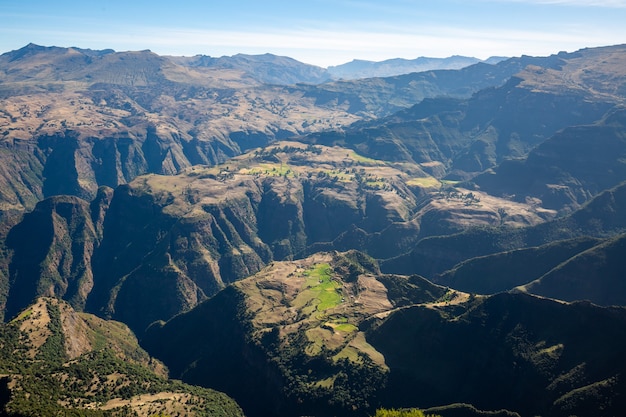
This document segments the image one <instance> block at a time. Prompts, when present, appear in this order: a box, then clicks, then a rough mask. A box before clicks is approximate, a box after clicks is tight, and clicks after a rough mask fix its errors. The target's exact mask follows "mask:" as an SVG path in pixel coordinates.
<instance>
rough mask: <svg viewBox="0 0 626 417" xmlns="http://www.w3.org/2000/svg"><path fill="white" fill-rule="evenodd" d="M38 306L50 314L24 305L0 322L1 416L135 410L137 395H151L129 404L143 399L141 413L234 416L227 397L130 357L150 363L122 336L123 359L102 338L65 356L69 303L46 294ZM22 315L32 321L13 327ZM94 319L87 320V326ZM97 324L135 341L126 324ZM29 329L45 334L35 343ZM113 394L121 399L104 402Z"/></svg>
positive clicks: (236, 412)
mask: <svg viewBox="0 0 626 417" xmlns="http://www.w3.org/2000/svg"><path fill="white" fill-rule="evenodd" d="M44 308H45V309H46V311H47V313H48V316H49V321H47V322H46V320H47V318H46V317H45V314H42V313H41V311H36V312H34V311H33V308H29V309H28V310H26V312H27V313H28V314H25V313H22V314H21V315H20V316H19V317H18V319H15V320H13V321H12V322H11V323H8V324H0V374H3V375H6V376H7V380H8V382H9V387H10V400H9V401H8V403H7V404H6V405H5V407H4V409H0V414H2V415H9V416H53V415H67V416H76V417H80V416H111V417H113V416H136V415H137V412H136V411H135V409H134V408H133V407H135V405H133V406H131V405H129V404H134V403H133V401H134V400H135V398H137V396H139V395H142V396H145V395H153V396H154V398H155V399H154V400H151V401H146V400H145V399H144V400H142V401H137V403H136V404H137V405H136V406H137V407H142V405H141V404H143V403H148V406H146V407H148V408H146V409H142V412H143V411H149V413H150V415H159V414H162V415H174V414H172V413H171V411H172V410H178V413H177V414H178V415H192V416H218V415H221V416H232V415H241V410H240V409H239V407H238V406H237V405H236V404H235V403H234V402H233V401H232V400H231V399H230V398H228V397H227V396H226V395H224V394H222V393H218V392H216V391H213V390H210V389H205V388H199V387H193V386H190V385H187V384H184V383H182V382H180V381H172V380H168V379H166V378H164V377H162V376H159V375H157V374H156V373H155V372H154V371H153V370H152V369H150V368H148V367H147V366H144V365H143V364H141V363H139V362H136V361H135V360H134V359H132V358H133V357H137V358H141V359H145V360H146V362H147V361H150V358H149V357H148V356H147V355H146V353H145V352H143V351H142V350H141V349H140V348H139V346H138V345H137V344H136V341H135V344H134V350H135V351H137V353H134V354H133V353H132V349H131V345H132V344H133V343H132V341H129V342H128V346H125V347H124V350H125V353H123V357H120V356H118V355H119V354H120V353H121V352H119V351H114V350H113V349H112V348H110V347H109V346H114V344H109V345H108V346H102V347H99V348H97V349H95V350H92V351H88V352H87V353H84V354H82V355H80V356H78V357H76V358H73V359H68V358H67V356H66V353H65V339H66V337H77V335H75V334H74V335H72V336H67V335H65V334H64V333H63V328H62V325H61V323H62V320H63V317H64V314H66V313H65V312H64V310H63V311H62V308H63V309H69V308H70V307H69V306H66V305H64V306H62V308H61V307H60V304H59V303H58V302H56V301H52V300H50V301H45V306H44ZM85 316H87V315H81V317H85ZM29 318H30V319H32V320H34V322H33V324H31V326H26V330H24V331H23V330H20V326H22V328H24V326H23V324H24V321H25V320H28V319H29ZM44 319H45V320H44ZM98 320H99V319H95V318H94V319H93V320H92V322H91V323H90V325H94V323H96V322H97V321H98ZM100 321H101V322H104V321H102V320H100ZM27 324H30V323H27ZM39 326H43V328H42V327H39ZM78 328H80V326H79V327H78ZM104 328H107V329H115V328H119V329H120V330H119V331H120V333H122V330H123V329H125V330H126V336H127V337H131V338H132V339H134V336H132V335H131V334H129V332H128V328H127V327H126V326H123V325H121V324H120V323H115V324H114V325H113V326H106V325H105V326H104V327H103V329H102V331H105V330H104ZM32 333H37V334H36V335H35V336H37V337H39V335H40V334H42V335H46V336H45V337H46V339H45V341H43V343H41V345H40V346H39V347H38V348H37V347H36V346H34V344H33V343H32V341H31V336H30V334H32ZM111 340H113V339H111ZM33 352H34V353H35V354H34V355H33V354H32V353H33ZM164 393H165V394H164ZM112 400H116V401H118V404H119V402H120V401H125V403H124V404H123V405H115V404H114V405H112V406H107V404H108V403H109V402H110V401H112Z"/></svg>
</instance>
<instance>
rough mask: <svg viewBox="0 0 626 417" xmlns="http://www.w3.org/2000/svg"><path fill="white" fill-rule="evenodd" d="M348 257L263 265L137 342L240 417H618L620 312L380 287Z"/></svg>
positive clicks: (412, 280)
mask: <svg viewBox="0 0 626 417" xmlns="http://www.w3.org/2000/svg"><path fill="white" fill-rule="evenodd" d="M354 255H356V254H355V253H348V254H337V253H335V254H317V255H314V256H312V257H309V258H306V259H302V260H299V261H296V262H293V261H288V262H274V263H273V264H271V265H270V266H268V267H267V268H266V269H264V270H262V271H260V272H259V273H257V274H255V275H254V276H252V277H250V278H246V279H244V280H241V281H238V282H237V283H235V284H233V285H232V286H230V287H228V288H226V289H225V290H223V291H222V292H220V293H218V295H216V296H215V297H213V298H212V299H210V300H208V301H206V302H204V303H202V304H201V305H199V306H198V307H197V308H195V309H194V310H192V311H191V312H189V313H186V314H183V315H180V316H177V317H176V318H174V319H172V320H171V321H170V322H168V323H165V324H156V325H154V326H152V327H151V328H150V330H149V331H148V334H147V336H146V337H145V338H144V340H143V344H144V346H145V347H146V349H147V350H148V351H150V352H151V353H152V354H154V355H156V356H157V357H159V358H160V359H162V360H163V361H164V362H165V363H166V364H167V365H168V366H169V367H170V369H171V371H172V373H173V375H175V376H178V377H180V378H182V379H183V380H184V381H187V382H191V383H195V384H201V385H204V386H210V387H214V388H216V389H220V390H223V391H225V392H227V393H228V394H229V395H232V396H233V397H234V398H235V399H237V401H238V402H240V404H241V405H242V407H243V408H244V411H245V412H246V413H247V414H249V415H251V416H255V415H267V414H271V415H286V414H289V415H299V414H303V413H306V414H312V415H327V414H329V413H338V414H342V415H357V416H358V415H367V413H368V412H371V411H370V410H372V409H373V408H375V407H381V406H382V407H386V408H391V407H420V408H423V407H432V406H435V405H438V406H441V405H444V404H453V403H467V404H473V405H474V406H476V407H477V408H478V409H482V410H501V409H505V410H509V411H510V412H511V413H514V412H518V413H519V414H520V415H529V414H530V415H547V416H560V415H572V414H573V413H576V414H577V415H597V414H594V412H597V411H598V410H602V411H601V413H600V414H599V415H607V416H608V415H613V413H615V412H616V411H617V410H620V409H621V407H623V406H624V403H623V401H624V400H623V397H621V396H620V395H619V393H621V392H624V391H623V389H624V383H623V381H622V380H621V377H620V375H621V372H623V369H622V368H623V365H621V362H620V360H619V357H620V355H621V351H622V349H623V347H624V344H625V343H626V333H625V331H624V328H625V327H624V320H626V315H625V314H624V310H623V308H620V309H603V308H600V307H595V306H592V305H590V304H583V303H579V304H571V305H570V304H563V303H559V302H554V301H549V300H542V299H539V298H535V297H531V296H528V295H522V294H515V295H508V294H500V295H496V296H493V297H486V298H483V297H470V296H469V295H468V294H465V293H461V292H458V291H454V290H446V289H445V288H444V287H438V286H434V285H433V284H431V283H429V282H428V281H426V280H424V279H422V278H420V277H417V276H413V277H403V276H396V275H381V274H379V273H378V271H377V270H376V268H375V267H374V266H372V264H371V263H369V261H367V259H366V258H363V257H361V258H358V257H357V258H355V257H354ZM364 261H365V262H366V263H365V264H364V263H363V262H364ZM399 295H401V297H400V298H398V296H399ZM199 328H202V329H204V331H205V332H206V333H205V335H206V338H200V339H199V338H197V337H196V332H197V329H199ZM164 340H170V341H174V340H175V341H177V342H176V343H163V342H162V341H164ZM180 341H183V342H182V343H180ZM582 341H584V342H582ZM181 349H182V350H181ZM244 375H245V377H243V376H244ZM251 393H254V394H251ZM531 413H533V414H531ZM568 413H569V414H568Z"/></svg>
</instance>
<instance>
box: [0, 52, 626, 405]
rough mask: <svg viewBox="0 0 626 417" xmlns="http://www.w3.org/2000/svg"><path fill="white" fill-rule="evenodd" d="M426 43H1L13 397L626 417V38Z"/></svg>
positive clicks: (5, 371)
mask: <svg viewBox="0 0 626 417" xmlns="http://www.w3.org/2000/svg"><path fill="white" fill-rule="evenodd" d="M418 61H420V60H416V61H415V62H411V63H408V62H404V61H386V62H384V63H378V64H376V65H373V64H372V65H370V64H369V63H368V64H367V65H365V63H359V62H353V63H351V64H350V65H348V64H346V65H345V66H341V67H335V68H329V69H328V70H324V69H321V68H317V67H313V66H308V65H306V64H302V63H299V62H297V61H295V60H293V59H291V58H287V57H276V56H273V55H269V54H268V55H257V56H253V55H236V56H233V57H222V58H211V57H206V56H200V55H199V56H195V57H166V56H159V55H157V54H154V53H152V52H150V51H137V52H114V51H112V50H102V51H93V50H85V49H78V48H61V47H42V46H38V45H33V44H30V45H27V46H26V47H24V48H22V49H20V50H17V51H12V52H9V53H6V54H3V55H0V96H1V97H2V101H1V102H0V133H1V135H0V137H1V138H2V139H1V140H2V144H1V146H0V159H1V163H0V226H1V227H0V249H1V250H0V314H1V315H2V316H3V318H4V321H5V323H4V324H3V325H2V326H1V329H0V330H1V334H2V337H1V339H0V342H1V343H0V347H1V348H2V357H1V358H0V359H1V360H2V362H0V363H1V367H0V374H2V375H6V377H4V379H3V381H4V382H3V383H2V384H0V385H2V386H0V405H1V406H2V407H4V412H5V413H8V414H9V415H15V416H20V415H29V414H28V413H29V410H30V412H31V413H35V414H39V415H43V414H45V413H46V412H54V413H57V412H62V411H63V412H72V413H75V414H76V415H92V414H90V413H94V414H95V415H106V413H113V414H112V415H154V414H157V413H161V414H172V413H175V412H177V413H179V414H180V413H182V414H187V415H214V414H211V413H216V412H218V411H215V410H217V409H220V410H221V411H219V412H218V413H223V414H224V415H239V414H241V413H245V414H246V415H249V416H265V415H319V416H323V415H354V416H365V415H373V414H374V412H375V410H376V409H378V408H381V407H382V408H412V407H419V408H422V409H424V410H425V412H426V413H436V414H437V415H441V416H443V417H446V416H458V415H470V416H480V415H507V416H516V415H517V416H527V415H542V416H570V415H578V416H614V415H618V414H619V413H620V412H621V410H623V409H624V408H626V403H625V400H624V398H626V390H625V388H626V386H625V385H624V380H623V374H624V370H623V369H622V368H623V365H622V362H621V356H622V352H623V351H624V348H625V346H624V344H625V343H626V333H625V330H624V329H626V327H625V326H624V320H625V318H626V315H625V311H626V310H624V308H625V306H626V286H625V285H624V279H623V274H622V273H621V271H623V266H624V265H623V261H622V259H624V258H623V254H624V248H626V246H625V244H624V242H625V241H626V222H625V221H624V219H626V217H625V216H624V212H625V211H626V168H625V165H624V164H625V162H624V161H626V156H625V155H624V152H625V151H624V150H625V149H626V147H625V143H624V140H625V138H626V133H625V132H626V110H625V108H624V105H625V102H626V46H625V45H616V46H607V47H601V48H588V49H582V50H579V51H576V52H573V53H566V52H560V53H558V54H555V55H551V56H548V57H529V56H522V57H519V58H509V59H493V60H491V61H489V62H470V61H472V60H471V59H466V58H463V57H452V58H450V59H449V60H448V61H447V62H444V60H437V61H435V62H430V63H428V62H427V63H426V64H428V65H431V64H432V65H448V66H458V68H457V69H451V68H447V69H428V70H425V71H422V72H410V73H403V74H394V75H392V76H385V74H387V73H386V72H384V71H391V70H392V69H393V71H400V72H404V71H414V69H415V68H417V67H414V66H413V65H422V64H424V65H426V64H425V63H424V62H423V61H420V62H418ZM409 64H410V65H409ZM409 67H410V68H413V69H409ZM389 68H392V69H389ZM332 71H335V73H334V74H332V75H331V74H330V73H331V72H332ZM341 71H343V73H342V72H341ZM359 71H363V72H362V74H361V75H359V74H358V72H359ZM338 74H344V75H338ZM361 76H371V78H361ZM337 78H344V79H341V80H338V79H337ZM13 352H19V355H16V354H14V353H13ZM122 362H124V363H126V365H123V366H122V365H121V363H122ZM114 368H119V369H123V372H122V371H120V372H119V375H118V373H115V372H112V371H111V372H109V370H111V369H114ZM100 370H103V371H102V372H100ZM107 372H108V373H107ZM33 375H44V376H45V377H44V378H43V379H42V381H46V382H45V384H47V385H46V386H47V387H54V389H51V388H45V389H44V388H42V385H38V383H37V379H36V378H34V377H33ZM168 378H172V379H168ZM95 380H97V381H99V382H98V383H92V385H89V383H88V381H95ZM179 380H182V381H183V382H182V383H181V382H177V381H179ZM68 381H70V382H68ZM133 381H143V383H138V385H137V383H136V382H133ZM146 381H147V382H146ZM42 384H43V382H42ZM187 384H189V385H187ZM135 385H136V386H137V387H140V388H137V389H135V390H131V389H129V388H128V387H130V386H135ZM199 387H203V388H199ZM212 390H218V391H221V392H223V393H225V394H221V393H218V392H216V391H212ZM33 392H41V393H42V394H41V395H43V396H44V397H42V398H45V401H43V400H42V401H41V404H40V405H39V406H40V407H41V409H39V411H33V410H35V407H37V405H35V404H34V403H33V402H32V401H30V400H29V398H31V397H32V395H31V394H29V393H33ZM27 394H29V395H27ZM227 396H229V397H230V398H229V397H227ZM231 398H232V399H231ZM144 400H145V401H144ZM142 401H144V403H146V404H148V403H150V404H151V405H150V406H149V407H147V408H146V407H143V408H142V406H140V403H142ZM235 402H236V403H235ZM157 404H164V405H163V407H161V408H158V407H157ZM183 404H185V406H184V407H183ZM192 405H194V407H192ZM195 405H198V406H197V407H196V406H195ZM159 407H160V406H159ZM185 407H186V408H185ZM239 407H241V408H239ZM44 409H45V410H47V411H43V410H44ZM50 410H52V411H50ZM98 413H105V414H98ZM124 413H128V414H124ZM132 413H135V414H132Z"/></svg>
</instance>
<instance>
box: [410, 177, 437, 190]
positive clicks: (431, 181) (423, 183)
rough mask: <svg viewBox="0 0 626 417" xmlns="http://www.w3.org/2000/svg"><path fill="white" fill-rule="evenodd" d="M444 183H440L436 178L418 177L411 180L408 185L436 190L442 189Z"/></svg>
mask: <svg viewBox="0 0 626 417" xmlns="http://www.w3.org/2000/svg"><path fill="white" fill-rule="evenodd" d="M442 183H443V181H439V180H438V179H437V178H435V177H418V178H411V179H410V180H408V181H407V182H406V185H408V186H413V187H423V188H436V187H440V186H441V184H442Z"/></svg>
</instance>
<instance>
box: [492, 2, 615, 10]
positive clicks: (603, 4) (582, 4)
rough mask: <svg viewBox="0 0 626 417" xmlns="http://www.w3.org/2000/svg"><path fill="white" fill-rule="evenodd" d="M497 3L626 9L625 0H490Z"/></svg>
mask: <svg viewBox="0 0 626 417" xmlns="http://www.w3.org/2000/svg"><path fill="white" fill-rule="evenodd" d="M492 1H493V2H497V3H527V4H546V5H559V6H576V7H603V8H610V9H626V0H492Z"/></svg>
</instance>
